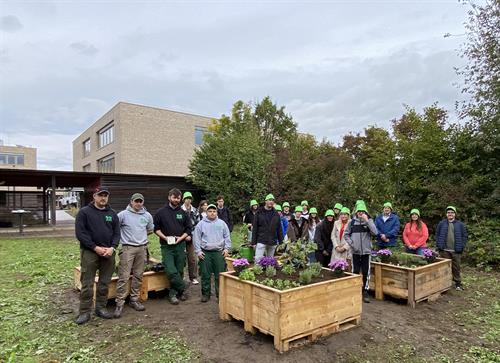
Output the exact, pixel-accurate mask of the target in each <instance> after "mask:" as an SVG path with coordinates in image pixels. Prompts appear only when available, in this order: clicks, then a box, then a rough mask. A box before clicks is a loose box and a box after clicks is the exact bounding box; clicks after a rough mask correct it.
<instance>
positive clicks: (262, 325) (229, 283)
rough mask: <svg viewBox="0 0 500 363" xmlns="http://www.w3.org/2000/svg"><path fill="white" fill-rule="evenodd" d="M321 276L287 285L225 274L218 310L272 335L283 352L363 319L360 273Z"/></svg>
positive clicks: (252, 330)
mask: <svg viewBox="0 0 500 363" xmlns="http://www.w3.org/2000/svg"><path fill="white" fill-rule="evenodd" d="M346 275H347V276H346V277H342V278H339V279H334V280H328V281H323V282H318V283H315V284H311V285H307V286H301V287H297V288H293V289H290V290H286V291H281V290H277V289H273V288H271V287H267V286H264V285H261V284H258V283H254V282H249V281H243V280H240V279H239V278H238V277H237V276H236V275H235V272H225V273H222V274H220V288H219V290H220V292H219V314H220V318H221V319H223V320H230V319H231V318H234V319H237V320H242V321H243V322H244V328H245V330H246V331H248V332H250V333H255V332H256V330H259V331H261V332H263V333H265V334H270V335H273V337H274V346H275V348H276V349H277V350H278V351H279V352H284V351H287V350H288V349H289V348H290V346H294V345H301V344H303V343H306V342H310V341H314V340H316V339H317V338H318V337H321V336H326V335H330V334H332V333H335V332H339V331H342V330H346V329H349V328H353V327H355V326H357V325H359V324H360V322H361V311H362V301H361V286H362V284H363V282H362V278H361V276H360V275H354V274H350V273H346Z"/></svg>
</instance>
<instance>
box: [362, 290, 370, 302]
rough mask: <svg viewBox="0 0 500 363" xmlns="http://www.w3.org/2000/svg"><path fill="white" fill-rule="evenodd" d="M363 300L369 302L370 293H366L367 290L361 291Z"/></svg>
mask: <svg viewBox="0 0 500 363" xmlns="http://www.w3.org/2000/svg"><path fill="white" fill-rule="evenodd" d="M363 301H364V302H365V303H369V302H370V294H368V291H366V290H365V291H363Z"/></svg>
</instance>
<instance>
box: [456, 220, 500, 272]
mask: <svg viewBox="0 0 500 363" xmlns="http://www.w3.org/2000/svg"><path fill="white" fill-rule="evenodd" d="M499 225H500V223H499V221H498V220H494V219H491V220H488V221H486V222H478V223H477V224H475V225H468V226H467V230H468V232H469V240H468V243H467V246H466V248H465V251H464V257H463V258H464V262H465V263H468V264H470V265H472V266H476V267H479V268H495V269H497V270H498V269H500V227H499Z"/></svg>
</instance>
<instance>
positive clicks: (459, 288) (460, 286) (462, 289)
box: [455, 284, 464, 291]
mask: <svg viewBox="0 0 500 363" xmlns="http://www.w3.org/2000/svg"><path fill="white" fill-rule="evenodd" d="M455 290H457V291H464V288H463V287H462V284H456V285H455Z"/></svg>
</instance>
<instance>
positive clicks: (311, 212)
mask: <svg viewBox="0 0 500 363" xmlns="http://www.w3.org/2000/svg"><path fill="white" fill-rule="evenodd" d="M309 214H318V210H317V209H316V208H314V207H312V208H311V209H309Z"/></svg>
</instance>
